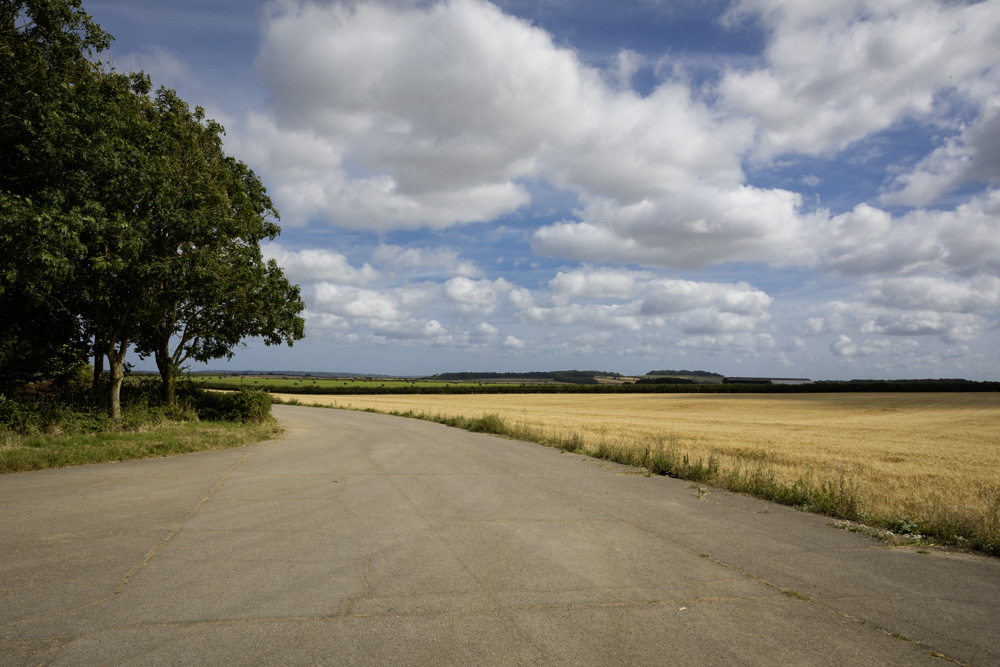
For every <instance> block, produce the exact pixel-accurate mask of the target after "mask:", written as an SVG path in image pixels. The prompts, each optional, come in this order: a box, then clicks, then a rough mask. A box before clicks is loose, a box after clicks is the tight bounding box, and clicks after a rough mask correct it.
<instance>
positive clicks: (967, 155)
mask: <svg viewBox="0 0 1000 667" xmlns="http://www.w3.org/2000/svg"><path fill="white" fill-rule="evenodd" d="M990 107H991V108H988V109H987V110H986V111H984V112H983V113H982V114H980V116H979V117H978V118H977V119H976V120H975V121H974V122H973V123H972V125H970V126H969V127H968V128H966V129H965V130H964V131H963V132H962V133H961V134H960V135H959V136H955V137H951V138H949V139H948V140H947V141H945V143H944V144H943V145H942V146H940V147H939V148H937V149H935V150H934V151H933V152H932V153H931V154H930V155H928V156H927V157H925V158H924V159H923V160H921V161H920V163H919V164H917V165H916V167H915V168H913V169H912V170H910V171H909V172H906V173H904V174H901V175H899V176H897V177H896V178H895V179H894V181H893V183H892V186H891V187H890V189H889V191H888V192H886V193H885V194H884V195H883V196H882V201H883V202H884V203H886V204H902V205H905V206H927V205H930V204H933V203H935V202H936V201H938V200H940V199H941V198H942V197H943V196H944V195H946V194H948V193H949V192H950V191H951V190H953V189H954V188H956V187H958V186H961V185H964V184H967V183H976V182H979V183H990V184H993V185H997V184H1000V95H998V96H997V97H996V98H995V99H994V100H993V103H992V104H991V105H990Z"/></svg>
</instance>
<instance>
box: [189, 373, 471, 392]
mask: <svg viewBox="0 0 1000 667" xmlns="http://www.w3.org/2000/svg"><path fill="white" fill-rule="evenodd" d="M186 377H187V378H188V379H190V380H192V381H194V382H196V383H202V384H203V383H211V384H213V385H216V384H227V385H231V386H232V387H234V388H237V387H240V386H243V387H259V388H261V389H265V388H267V389H274V388H277V387H316V388H318V389H323V388H333V387H347V388H350V387H386V388H388V389H396V388H401V387H476V386H479V384H480V383H478V382H432V381H427V380H400V379H397V378H378V377H365V378H362V377H358V378H328V377H320V378H309V377H302V376H296V375H243V376H235V377H234V376H231V375H224V374H223V375H206V374H197V375H193V374H192V375H188V376H186Z"/></svg>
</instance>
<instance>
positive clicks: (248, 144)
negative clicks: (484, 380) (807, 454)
mask: <svg viewBox="0 0 1000 667" xmlns="http://www.w3.org/2000/svg"><path fill="white" fill-rule="evenodd" d="M84 5H85V8H86V10H87V11H88V12H89V13H90V14H91V15H92V16H93V17H94V19H95V20H96V21H97V22H98V23H99V24H101V25H102V26H103V27H104V28H105V29H106V30H107V31H109V32H110V33H111V34H112V35H114V37H115V38H116V39H115V42H114V43H113V45H112V48H111V49H110V51H109V52H105V53H104V54H102V58H103V59H104V61H105V62H108V63H111V64H112V65H113V66H114V67H115V68H116V69H117V70H118V71H137V70H142V71H145V72H147V73H148V74H150V75H151V77H152V79H153V83H154V86H161V85H162V86H166V87H169V88H174V89H176V90H177V91H178V93H180V95H181V96H182V97H183V98H184V99H186V100H187V101H188V102H189V103H190V104H192V105H200V106H202V107H204V108H205V109H206V112H207V114H208V116H209V117H211V118H214V119H216V120H218V121H219V122H221V123H222V124H223V125H224V126H225V127H226V138H225V146H226V150H227V152H229V153H230V154H231V155H233V156H235V157H236V158H237V159H239V160H241V161H243V162H245V163H246V164H247V165H248V166H250V167H251V168H252V169H253V170H254V171H255V172H256V173H257V174H258V175H259V176H260V178H261V179H262V181H263V182H264V184H265V186H266V187H267V189H268V192H269V194H270V195H271V197H272V199H273V200H274V203H275V205H276V208H277V209H278V210H279V212H280V214H281V226H282V233H281V235H280V237H278V238H277V239H276V240H275V241H274V242H271V243H267V244H265V245H264V247H263V251H264V255H265V256H266V257H267V258H273V259H275V260H277V261H278V263H279V264H281V265H282V266H283V267H284V268H285V272H286V275H287V276H288V277H289V278H290V279H291V280H292V281H293V282H295V283H296V284H299V285H300V286H301V288H302V295H303V298H304V301H305V304H306V310H305V312H304V317H305V319H306V338H305V339H304V340H301V341H298V342H296V343H295V344H294V346H293V347H291V348H289V347H286V346H281V347H267V346H265V345H264V344H263V343H261V342H260V341H254V340H250V341H247V346H246V347H245V348H241V349H238V350H236V353H235V355H234V357H233V358H232V359H231V360H229V361H226V360H216V361H212V362H210V363H209V364H207V365H204V366H203V365H197V364H196V365H193V366H192V370H199V369H203V368H213V369H228V370H237V369H239V370H245V369H260V370H300V371H339V372H356V373H373V374H374V373H377V374H390V375H429V374H433V373H442V372H450V371H538V370H542V371H544V370H554V369H588V370H590V369H593V370H606V371H614V372H619V373H623V374H626V375H629V374H642V373H646V372H648V371H650V370H667V369H688V370H708V371H712V372H717V373H722V374H724V375H743V376H747V375H752V376H769V377H807V378H812V379H834V380H839V379H852V378H897V379H899V378H932V377H945V378H956V377H964V378H968V379H973V380H998V379H1000V0H985V1H983V2H964V1H962V0H946V1H937V0H840V1H838V2H819V1H815V2H813V1H809V0H733V1H723V0H618V1H616V2H605V1H591V0H573V1H570V0H495V2H493V3H491V2H487V1H485V0H443V1H437V0H434V1H423V0H273V1H272V0H173V1H172V2H162V0H89V1H88V0H85V3H84ZM131 361H133V362H136V363H137V367H138V368H145V367H147V366H148V367H149V368H150V369H152V368H153V365H152V363H151V361H146V362H139V361H138V360H137V359H131Z"/></svg>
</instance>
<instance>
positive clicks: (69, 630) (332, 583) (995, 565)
mask: <svg viewBox="0 0 1000 667" xmlns="http://www.w3.org/2000/svg"><path fill="white" fill-rule="evenodd" d="M274 413H275V415H276V416H277V418H278V419H279V420H280V421H281V423H282V424H283V425H284V426H285V429H286V432H285V435H284V436H283V437H282V438H280V439H278V440H274V441H270V442H264V443H260V444H257V445H252V446H249V447H244V448H241V449H235V450H227V451H221V452H206V453H200V454H191V455H186V456H178V457H173V458H167V459H154V460H144V461H134V462H128V463H113V464H100V465H92V466H84V467H79V468H67V469H60V470H50V471H42V472H34V473H21V474H15V475H6V476H3V477H0V508H2V513H0V664H2V665H38V664H55V665H91V664H124V665H159V664H191V663H196V664H197V663H216V664H223V663H225V664H275V663H278V664H338V665H340V664H384V663H395V664H402V665H459V664H461V665H468V664H499V665H506V664H510V665H541V664H545V665H562V664H581V665H606V664H671V665H688V664H690V665H694V664H697V665H723V664H725V665H731V664H743V665H754V664H768V665H773V664H788V665H843V664H851V665H920V664H934V665H942V664H948V662H951V663H952V664H954V663H958V664H966V665H996V664H1000V630H998V628H1000V561H998V560H996V559H990V558H986V557H980V556H974V555H964V554H953V553H946V552H932V553H930V554H920V553H917V552H916V551H914V550H910V549H890V548H886V547H885V545H883V544H882V543H881V542H878V541H875V540H872V539H870V538H866V537H864V536H861V535H857V534H853V533H850V532H847V531H845V530H840V529H836V528H834V527H831V526H830V525H829V523H830V521H829V520H828V519H825V518H823V517H817V516H812V515H807V514H803V513H800V512H797V511H794V510H790V509H787V508H783V507H780V506H777V505H773V504H769V503H765V502H762V501H759V500H753V499H749V498H743V497H740V496H735V495H731V494H728V493H724V492H721V491H715V490H711V489H709V490H708V493H707V494H704V495H702V494H700V493H698V492H697V489H695V488H693V487H692V485H691V484H690V483H688V482H684V481H680V480H674V479H668V478H663V477H645V476H642V475H640V474H637V473H638V471H636V470H635V469H631V468H628V467H626V466H619V465H614V464H609V463H606V462H602V461H597V460H594V459H590V458H587V457H584V456H580V455H575V454H564V453H561V452H559V451H558V450H554V449H549V448H545V447H541V446H538V445H534V444H529V443H522V442H517V441H511V440H503V439H499V438H495V437H491V436H486V435H478V434H473V433H467V432H465V431H459V430H455V429H450V428H447V427H445V426H441V425H438V424H432V423H427V422H421V421H416V420H410V419H402V418H395V417H388V416H383V415H376V414H369V413H359V412H345V411H339V410H323V409H316V408H302V407H292V406H275V409H274Z"/></svg>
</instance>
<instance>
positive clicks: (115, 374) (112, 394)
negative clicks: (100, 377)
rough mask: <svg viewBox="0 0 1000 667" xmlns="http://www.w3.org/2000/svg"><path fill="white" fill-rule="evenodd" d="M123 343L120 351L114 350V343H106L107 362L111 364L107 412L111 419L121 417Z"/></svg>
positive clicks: (119, 418) (115, 419)
mask: <svg viewBox="0 0 1000 667" xmlns="http://www.w3.org/2000/svg"><path fill="white" fill-rule="evenodd" d="M125 347H126V346H125V345H122V348H123V349H122V351H121V352H118V351H117V350H115V347H114V345H108V363H109V365H110V366H111V386H110V388H109V390H108V414H109V415H110V416H111V419H112V421H116V422H117V421H121V419H122V402H121V392H122V381H123V380H124V379H125V349H124V348H125Z"/></svg>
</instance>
